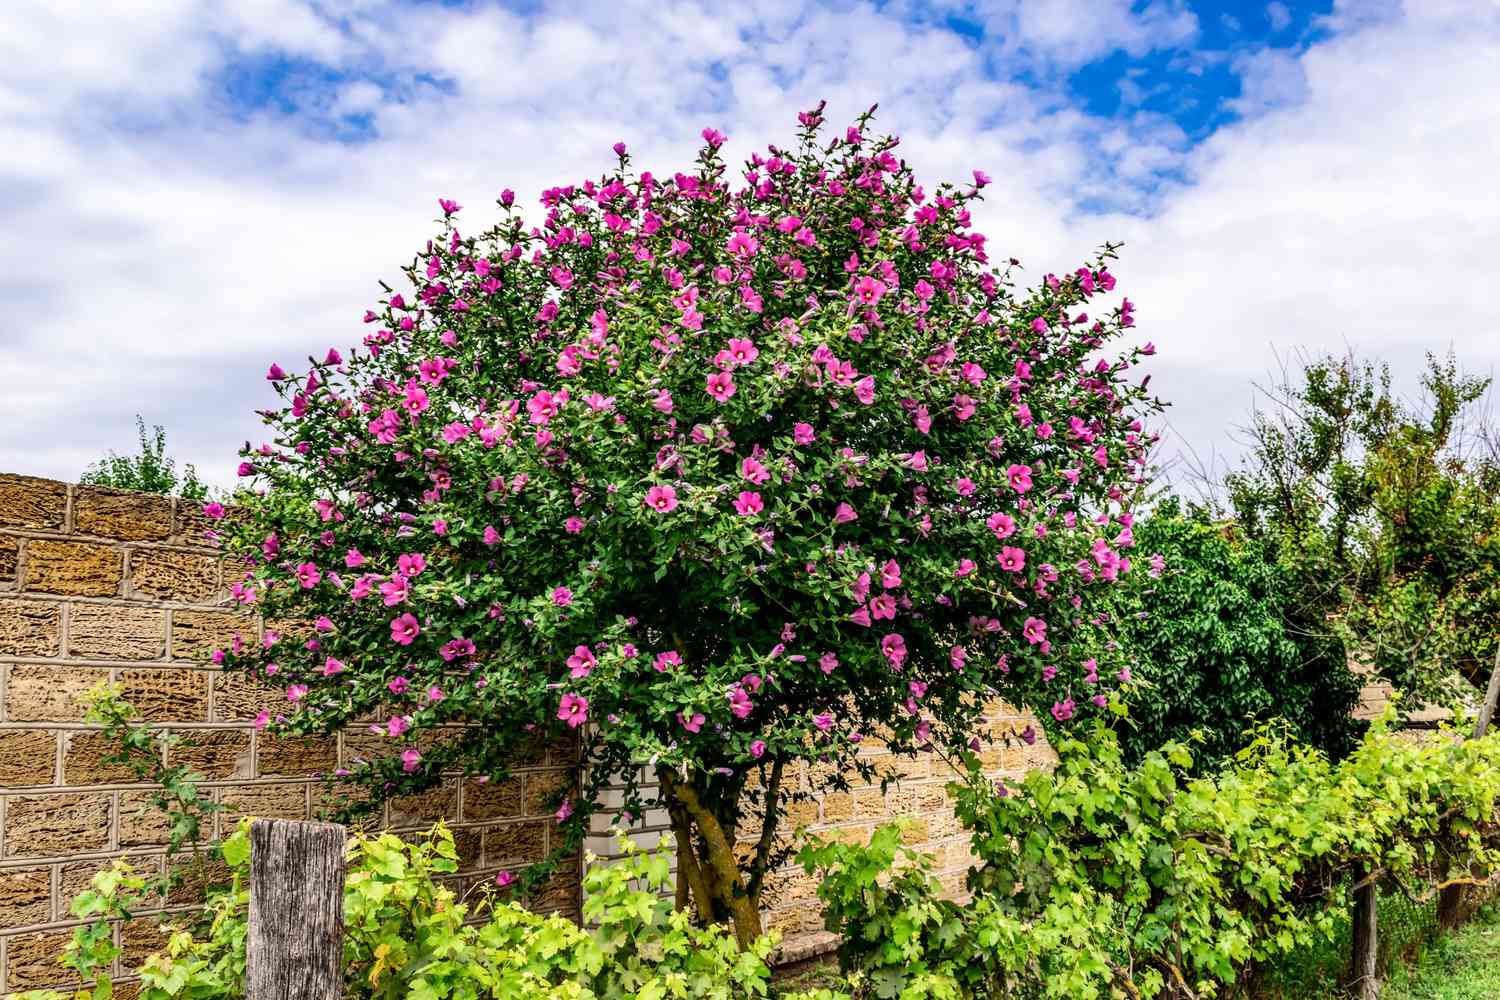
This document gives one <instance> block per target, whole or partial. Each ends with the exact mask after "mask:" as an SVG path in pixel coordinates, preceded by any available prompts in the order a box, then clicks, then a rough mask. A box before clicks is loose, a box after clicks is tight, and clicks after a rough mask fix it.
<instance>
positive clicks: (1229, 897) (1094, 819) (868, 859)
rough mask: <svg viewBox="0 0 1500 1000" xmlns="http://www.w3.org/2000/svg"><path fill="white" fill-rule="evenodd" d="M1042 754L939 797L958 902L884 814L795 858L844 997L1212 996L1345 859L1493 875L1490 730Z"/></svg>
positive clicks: (1496, 842) (1432, 872) (1496, 849)
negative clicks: (992, 780)
mask: <svg viewBox="0 0 1500 1000" xmlns="http://www.w3.org/2000/svg"><path fill="white" fill-rule="evenodd" d="M1057 749H1058V754H1059V756H1060V758H1061V764H1060V766H1059V767H1058V769H1057V771H1056V772H1055V773H1051V774H1049V773H1045V772H1042V771H1033V772H1031V773H1030V774H1028V775H1027V776H1026V778H1025V779H1024V781H1022V782H1021V783H1020V784H1019V785H1001V786H999V787H998V789H997V788H996V787H992V786H990V785H988V784H986V783H984V782H982V781H975V782H971V783H969V784H968V785H966V786H965V787H964V788H963V789H962V790H961V791H960V792H959V796H958V806H957V811H958V813H959V817H960V819H961V820H962V822H963V823H964V825H965V826H966V827H968V828H969V830H970V832H971V835H972V844H973V849H974V852H975V854H976V855H977V856H978V858H979V863H978V864H977V866H976V867H975V868H973V869H971V871H970V875H969V888H970V889H971V890H972V891H973V893H974V896H973V898H972V899H971V900H969V901H968V902H966V903H964V904H963V905H960V904H958V903H955V902H953V901H951V900H949V899H945V898H943V896H942V891H941V887H940V886H939V885H938V884H937V882H936V880H935V879H934V878H933V877H932V876H931V874H930V859H925V858H923V857H922V856H921V855H920V853H919V852H916V851H914V850H912V849H909V848H904V847H902V846H901V844H900V836H899V830H898V829H896V828H894V827H890V828H883V829H882V830H880V831H878V832H877V833H876V835H875V837H874V838H873V839H872V841H871V843H870V845H869V846H868V847H858V846H849V845H846V844H838V843H833V844H821V845H817V846H814V847H810V848H808V849H807V850H806V851H805V852H804V854H803V861H804V864H805V865H806V866H807V868H808V869H809V871H813V872H817V873H818V875H819V877H820V883H819V890H818V891H819V896H820V897H821V898H822V900H823V902H824V905H825V913H826V916H827V920H828V923H829V926H830V928H831V929H836V930H838V931H840V932H841V934H842V937H843V941H844V944H843V950H842V952H841V955H842V959H843V961H844V963H845V964H846V965H847V966H848V967H849V968H851V969H854V970H858V973H859V975H858V978H852V979H851V984H853V985H854V986H855V989H854V994H855V996H880V997H897V996H899V997H903V998H905V997H912V998H916V997H923V996H1027V997H1033V996H1034V997H1067V998H1080V1000H1089V998H1095V997H1117V996H1129V997H1136V998H1139V997H1157V996H1170V997H1181V996H1196V997H1212V996H1223V995H1226V987H1233V986H1235V985H1237V984H1238V985H1244V984H1246V983H1247V982H1248V981H1250V980H1252V979H1253V978H1254V976H1255V975H1256V973H1257V971H1258V970H1259V969H1261V968H1262V967H1264V966H1266V965H1267V964H1268V963H1273V962H1275V961H1276V960H1277V959H1278V958H1280V957H1281V956H1285V955H1288V954H1289V953H1292V952H1293V951H1295V950H1296V949H1299V948H1302V947H1305V946H1307V945H1310V944H1313V943H1316V942H1317V941H1319V940H1322V939H1325V938H1327V937H1329V936H1331V934H1332V932H1333V931H1334V929H1335V927H1336V926H1337V925H1338V924H1339V923H1340V918H1341V917H1342V915H1343V914H1344V913H1346V912H1347V911H1348V906H1349V897H1350V894H1351V890H1352V889H1353V887H1354V886H1355V885H1357V884H1358V882H1357V879H1359V878H1360V877H1361V875H1362V873H1364V872H1373V873H1375V874H1374V875H1373V876H1371V877H1375V878H1378V879H1379V880H1380V881H1381V882H1383V883H1384V884H1386V885H1388V886H1392V887H1400V888H1402V889H1404V890H1406V891H1407V892H1408V893H1409V894H1412V895H1414V896H1415V897H1416V898H1419V899H1425V900H1426V901H1430V900H1431V899H1432V898H1433V897H1434V896H1435V895H1436V891H1437V887H1439V886H1441V885H1443V884H1445V883H1446V882H1448V881H1450V880H1457V881H1467V880H1472V881H1475V882H1480V883H1485V882H1487V883H1489V884H1493V882H1494V880H1495V878H1496V876H1497V873H1500V816H1497V813H1496V801H1495V800H1496V795H1497V793H1500V738H1496V737H1488V738H1486V739H1483V740H1469V741H1466V742H1461V743H1459V742H1453V741H1449V740H1437V741H1432V742H1429V743H1425V744H1418V743H1414V742H1412V741H1409V740H1405V739H1402V738H1400V737H1393V736H1392V735H1390V734H1389V733H1388V732H1387V731H1386V728H1385V723H1384V722H1382V723H1379V724H1377V725H1376V726H1375V727H1373V728H1372V730H1371V731H1370V732H1369V733H1368V734H1367V735H1366V736H1365V738H1364V740H1363V741H1362V742H1361V743H1360V745H1359V746H1358V747H1357V748H1356V749H1355V750H1354V752H1353V753H1351V754H1350V755H1349V756H1348V757H1346V758H1345V759H1343V760H1342V761H1340V762H1339V763H1337V764H1331V763H1330V762H1329V761H1328V759H1327V758H1326V757H1324V756H1323V755H1322V754H1320V753H1318V752H1317V751H1314V750H1311V749H1309V748H1307V747H1305V746H1301V745H1299V744H1297V743H1295V742H1293V741H1291V740H1288V739H1286V738H1285V737H1284V736H1283V735H1282V734H1280V733H1278V732H1276V731H1274V730H1270V729H1266V730H1263V731H1262V732H1261V734H1260V735H1259V737H1258V738H1257V739H1256V740H1255V741H1254V742H1253V743H1252V744H1251V745H1250V746H1249V747H1247V748H1246V749H1245V750H1243V751H1241V752H1240V753H1239V754H1238V755H1237V756H1236V758H1235V760H1234V762H1233V763H1232V764H1231V765H1230V766H1228V767H1226V768H1225V769H1223V770H1222V771H1219V772H1216V773H1212V774H1208V775H1205V776H1202V777H1197V778H1190V777H1189V776H1188V774H1189V771H1190V770H1191V767H1192V758H1191V755H1190V754H1189V753H1188V751H1187V750H1186V748H1184V747H1183V746H1182V745H1181V744H1168V745H1167V746H1166V747H1164V748H1162V749H1161V750H1160V751H1156V752H1152V753H1150V754H1147V755H1146V757H1145V759H1144V760H1143V761H1142V762H1141V763H1140V764H1139V765H1138V766H1136V767H1127V766H1126V765H1125V764H1124V762H1123V760H1122V757H1121V755H1120V750H1119V746H1118V744H1117V742H1116V741H1115V738H1114V736H1113V734H1111V733H1109V732H1107V731H1105V730H1102V729H1100V730H1097V731H1095V732H1093V733H1092V734H1090V735H1089V737H1088V738H1087V740H1086V741H1085V740H1076V739H1065V740H1063V741H1061V742H1060V743H1059V744H1058V747H1057ZM898 858H899V859H901V860H902V862H903V864H902V865H901V866H900V867H899V872H898V873H897V874H895V875H894V876H891V875H890V872H889V870H890V869H891V868H892V867H893V865H895V864H896V861H897V859H898ZM1228 995H1245V994H1241V993H1232V992H1230V993H1229V994H1228ZM1251 995H1255V994H1253V993H1252V994H1251Z"/></svg>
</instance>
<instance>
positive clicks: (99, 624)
mask: <svg viewBox="0 0 1500 1000" xmlns="http://www.w3.org/2000/svg"><path fill="white" fill-rule="evenodd" d="M206 526H207V522H205V521H204V520H203V519H202V518H201V517H200V516H199V515H198V507H197V505H196V504H192V503H186V502H183V503H177V502H174V501H172V500H170V499H166V498H162V497H155V496H150V495H146V494H138V493H122V492H118V491H113V490H103V489H97V488H93V487H87V486H75V485H69V484H65V483H58V482H52V481H49V480H44V479H31V478H27V477H21V476H12V475H0V993H4V992H7V991H10V990H19V989H31V988H36V987H41V986H48V985H62V984H65V983H66V980H65V979H63V971H64V970H62V969H60V968H59V967H58V966H57V964H56V957H57V955H58V953H59V951H60V949H61V947H62V944H63V942H64V941H65V940H66V939H67V937H68V936H69V934H70V933H71V931H70V928H71V926H72V924H73V921H72V920H71V919H70V918H69V915H68V912H67V910H68V900H69V899H70V897H71V896H72V895H73V893H75V892H76V891H77V890H78V889H79V888H80V887H82V886H84V885H86V884H87V882H88V880H89V878H90V877H91V876H92V875H93V873H94V872H95V871H97V870H98V869H99V868H100V867H102V866H105V865H107V864H108V863H109V860H110V859H111V858H114V857H118V856H120V855H124V854H129V855H130V857H131V858H132V859H133V861H134V863H135V864H136V865H137V866H138V867H141V868H144V869H147V870H151V871H160V870H161V865H162V864H163V863H164V855H165V830H164V829H163V826H162V823H161V820H160V817H158V816H153V815H150V814H145V813H143V812H142V808H141V807H142V806H143V805H144V804H145V790H144V788H143V787H142V786H139V785H132V784H130V783H129V775H128V774H124V773H121V771H120V769H119V768H117V767H116V768H110V767H108V766H105V765H103V764H101V762H100V757H101V756H102V755H103V754H104V753H106V752H107V748H106V747H105V746H104V745H103V742H102V740H101V738H100V735H99V733H98V732H97V731H94V730H93V729H92V728H91V727H89V726H87V725H84V724H83V723H82V722H81V719H82V718H83V710H82V708H81V707H80V705H79V702H78V697H79V695H81V694H83V693H84V692H85V691H87V690H88V689H89V688H91V687H93V686H94V685H95V684H97V683H98V682H100V681H102V680H111V681H116V682H118V683H120V684H121V685H123V687H124V694H125V697H126V698H127V699H128V700H130V701H131V702H132V703H134V704H135V706H136V707H137V709H139V711H140V712H141V714H142V715H143V716H144V717H145V718H146V719H148V720H150V721H151V722H153V723H159V724H161V725H164V726H167V727H169V728H171V729H173V730H174V731H177V732H180V733H181V734H182V736H183V737H184V740H183V742H182V743H181V744H180V746H179V747H178V749H177V750H176V753H177V755H178V759H179V760H180V761H187V762H189V763H190V764H191V765H192V766H193V767H194V768H195V769H196V770H197V771H199V772H200V773H201V774H203V775H204V776H206V778H207V779H208V781H207V782H206V783H205V787H206V788H207V789H208V790H209V794H210V795H211V796H212V797H213V799H214V800H215V801H217V802H221V803H223V804H224V806H225V810H224V811H223V812H221V813H219V814H218V815H217V816H216V817H215V822H216V824H217V828H218V831H219V832H222V831H223V830H224V829H225V828H226V827H228V826H231V825H232V824H233V823H234V822H235V821H236V820H237V819H238V818H239V817H240V816H244V815H258V816H277V817H288V818H309V817H312V816H314V815H316V814H317V813H318V811H319V807H320V805H321V804H322V803H323V802H324V801H326V798H327V796H326V792H325V788H324V785H323V783H322V781H321V780H320V779H318V778H315V777H313V775H315V774H317V773H322V772H327V771H330V770H332V769H333V767H334V766H335V765H336V764H337V763H338V762H340V761H343V762H344V763H348V762H349V760H350V758H352V757H354V756H357V755H358V754H359V753H360V752H361V749H364V750H365V751H366V752H368V751H369V750H370V749H371V748H370V744H369V742H368V741H369V740H370V739H371V737H369V736H368V735H367V734H364V733H361V732H357V731H356V732H349V733H345V734H341V735H340V736H338V737H336V738H329V739H288V738H276V737H272V736H269V735H267V734H265V733H258V732H256V731H255V728H254V726H253V725H252V724H251V720H253V719H254V717H255V715H256V713H258V712H259V711H260V709H261V708H262V707H265V706H270V705H274V704H275V703H276V702H277V701H281V700H283V699H282V698H281V697H280V695H279V694H272V693H270V692H267V691H265V690H260V689H257V688H256V687H255V686H253V685H252V684H249V683H247V681H246V678H245V677H244V676H243V675H240V674H234V673H228V674H226V673H221V672H220V671H218V670H216V669H213V668H212V667H211V666H210V665H208V664H207V663H206V661H205V657H206V656H207V653H208V652H209V651H210V650H211V649H213V648H214V647H216V646H221V645H225V644H227V642H228V641H229V638H230V637H231V636H232V635H233V633H234V632H236V631H240V632H243V633H244V634H245V635H246V637H247V638H251V637H255V636H257V635H258V630H259V627H260V623H259V622H258V620H257V619H256V618H254V617H253V616H251V615H246V614H243V613H240V612H237V611H235V610H232V609H231V608H230V607H229V606H228V603H227V602H226V601H225V600H224V598H225V597H226V593H225V586H224V572H223V567H222V565H221V561H220V559H219V556H218V554H217V553H216V552H215V551H214V550H213V549H212V548H209V547H207V546H206V545H204V544H203V541H202V533H203V530H204V528H205V527H206ZM175 762H176V761H174V763H175ZM572 771H573V760H572V757H571V755H570V751H569V750H568V749H567V748H562V749H557V750H550V751H547V750H543V751H538V752H537V753H536V754H535V755H534V756H533V757H532V758H531V759H529V760H526V761H522V762H519V766H518V767H517V769H516V777H515V778H513V779H512V780H510V781H508V782H506V783H505V784H504V785H503V786H495V787H490V786H486V785H481V784H478V783H475V782H465V783H463V784H462V787H460V783H459V782H458V781H456V780H455V781H453V782H452V783H450V784H449V785H447V786H445V787H442V788H440V789H437V790H435V791H432V792H428V793H426V794H424V795H422V796H418V797H416V799H415V800H413V801H397V802H393V803H390V804H389V806H388V807H387V814H386V816H385V817H384V818H385V820H386V822H387V823H388V824H389V825H391V826H393V827H395V828H397V829H408V828H415V827H422V826H425V825H427V824H428V823H429V822H430V821H431V819H433V818H436V817H437V816H439V815H442V816H446V817H447V818H448V819H449V822H450V823H451V824H452V825H453V827H454V832H455V837H456V839H457V841H458V844H459V848H460V851H461V854H462V858H463V861H464V868H463V876H464V878H466V879H487V878H489V877H490V876H491V874H492V873H493V872H495V871H498V870H499V869H500V868H501V867H507V866H513V865H515V864H518V863H523V862H525V861H528V860H533V859H536V858H540V857H541V856H543V855H544V854H545V853H546V851H547V849H548V838H549V837H550V836H551V835H552V826H553V823H552V821H551V819H550V816H549V815H548V814H549V813H550V810H548V809H546V807H545V806H544V805H543V804H542V802H543V801H544V799H545V793H546V792H547V791H549V790H551V789H552V788H554V787H556V785H557V784H558V783H559V782H560V781H567V780H570V778H571V775H572ZM183 860H186V859H183ZM167 903H168V905H191V903H192V895H191V889H190V888H189V887H186V886H185V887H184V889H183V891H182V892H181V893H180V894H179V896H178V897H177V898H174V899H172V900H169V901H167ZM576 904H577V872H576V868H575V870H574V871H572V872H569V873H567V874H565V875H564V876H563V877H562V878H559V879H558V880H557V881H556V883H555V884H554V886H553V887H552V888H551V890H550V891H549V892H548V893H547V895H546V898H545V900H544V905H546V906H547V907H548V908H552V909H563V910H567V911H570V912H571V911H573V910H574V909H575V908H576ZM119 933H121V934H122V940H123V943H124V944H125V945H126V955H125V956H124V958H123V959H122V965H131V966H133V965H134V964H135V963H137V962H138V961H139V960H140V958H142V957H144V955H145V954H146V953H148V952H149V951H150V950H152V949H153V948H154V947H155V945H156V935H155V933H154V921H151V920H149V919H147V920H140V921H137V922H136V923H135V924H133V925H129V926H126V927H124V928H122V929H121V930H120V932H119Z"/></svg>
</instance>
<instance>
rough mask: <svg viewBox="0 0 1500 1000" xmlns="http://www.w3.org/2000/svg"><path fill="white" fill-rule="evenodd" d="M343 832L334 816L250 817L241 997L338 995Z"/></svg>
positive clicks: (319, 998) (300, 999)
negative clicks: (326, 819) (316, 819)
mask: <svg viewBox="0 0 1500 1000" xmlns="http://www.w3.org/2000/svg"><path fill="white" fill-rule="evenodd" d="M347 836H348V833H347V831H346V830H345V829H344V828H343V827H342V826H338V825H337V824H334V823H300V822H293V821H290V820H279V819H258V820H256V821H255V822H254V823H252V824H251V826H250V936H249V940H248V941H247V942H246V952H245V959H246V968H245V980H246V982H245V986H246V989H245V994H246V1000H339V997H340V996H341V995H342V993H343V985H344V984H343V975H342V969H341V964H342V958H343V938H344V843H345V841H346V839H347Z"/></svg>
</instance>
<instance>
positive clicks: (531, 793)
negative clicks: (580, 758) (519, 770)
mask: <svg viewBox="0 0 1500 1000" xmlns="http://www.w3.org/2000/svg"><path fill="white" fill-rule="evenodd" d="M572 787H573V775H572V774H570V773H568V772H567V771H529V772H527V774H526V798H525V800H524V803H523V808H524V809H525V812H526V815H527V816H550V815H551V814H552V813H554V812H556V811H557V803H558V801H559V798H560V796H561V795H562V793H563V792H565V791H567V790H569V789H571V788H572Z"/></svg>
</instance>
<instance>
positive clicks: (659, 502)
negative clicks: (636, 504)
mask: <svg viewBox="0 0 1500 1000" xmlns="http://www.w3.org/2000/svg"><path fill="white" fill-rule="evenodd" d="M646 506H647V507H650V508H651V509H652V510H654V511H656V512H657V513H658V514H670V513H672V511H674V510H676V509H677V491H676V490H675V489H673V488H672V487H670V486H653V487H651V488H650V489H649V490H647V491H646Z"/></svg>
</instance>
